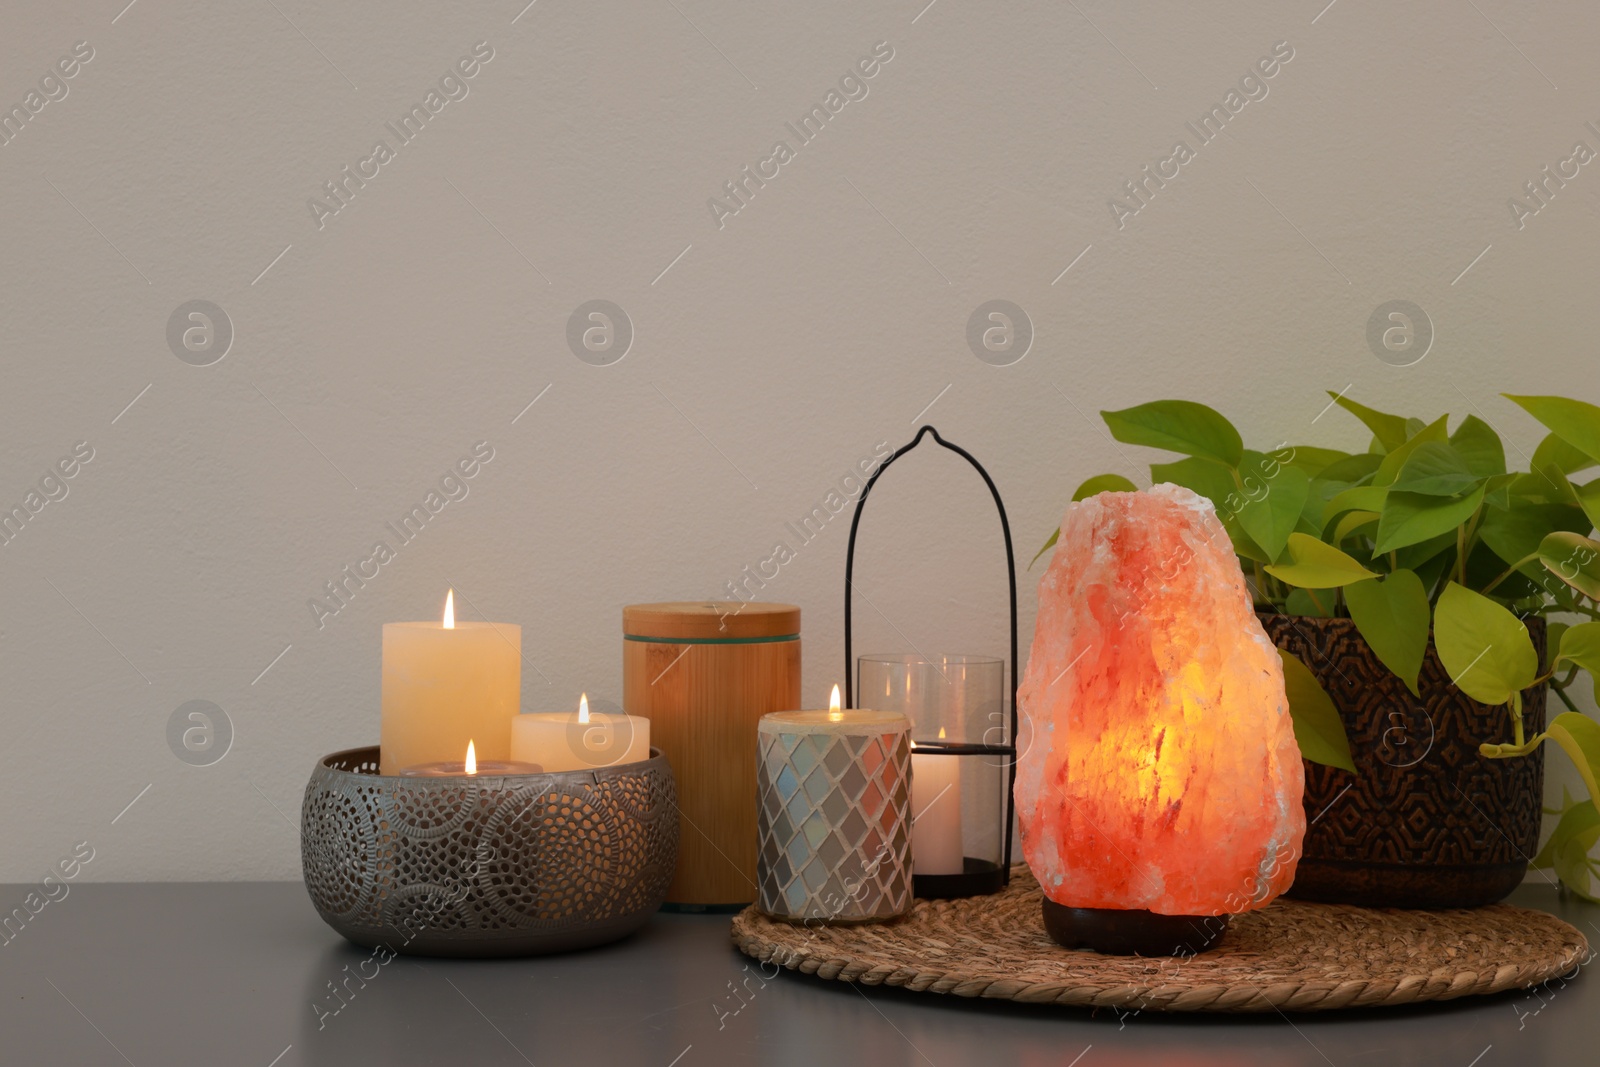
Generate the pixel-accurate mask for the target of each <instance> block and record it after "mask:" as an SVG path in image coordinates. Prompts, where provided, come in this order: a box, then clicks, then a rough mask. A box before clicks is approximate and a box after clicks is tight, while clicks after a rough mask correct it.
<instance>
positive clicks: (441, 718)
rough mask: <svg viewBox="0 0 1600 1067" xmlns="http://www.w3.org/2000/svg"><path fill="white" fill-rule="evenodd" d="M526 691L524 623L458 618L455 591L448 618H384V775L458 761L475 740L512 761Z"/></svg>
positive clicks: (490, 755) (491, 755)
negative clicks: (514, 725) (517, 720)
mask: <svg viewBox="0 0 1600 1067" xmlns="http://www.w3.org/2000/svg"><path fill="white" fill-rule="evenodd" d="M521 694H522V627H520V626H516V625H514V624H511V623H503V622H460V623H458V622H456V619H455V594H454V592H451V593H449V594H447V595H446V597H445V605H444V619H443V621H442V622H387V623H384V624H383V722H382V726H381V728H380V731H379V752H378V761H379V763H380V768H379V770H380V773H382V774H398V773H399V772H400V771H401V769H402V768H405V767H414V766H416V765H418V764H422V763H438V762H444V761H449V760H453V759H455V758H456V757H457V756H458V755H459V754H460V753H462V752H464V751H466V747H467V743H468V742H469V741H473V742H476V744H477V752H478V754H479V755H480V756H481V757H482V758H483V759H485V760H505V759H508V758H510V755H511V720H512V719H513V718H514V717H515V716H516V714H517V707H518V705H519V704H520V703H521Z"/></svg>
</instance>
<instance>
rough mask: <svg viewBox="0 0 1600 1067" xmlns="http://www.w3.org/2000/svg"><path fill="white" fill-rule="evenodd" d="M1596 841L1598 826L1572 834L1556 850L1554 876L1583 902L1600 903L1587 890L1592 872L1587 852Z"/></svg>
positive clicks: (1598, 831) (1590, 890)
mask: <svg viewBox="0 0 1600 1067" xmlns="http://www.w3.org/2000/svg"><path fill="white" fill-rule="evenodd" d="M1597 840H1600V826H1594V827H1590V828H1588V829H1585V830H1583V831H1581V832H1579V833H1576V834H1574V835H1573V836H1572V837H1570V838H1568V839H1567V840H1566V841H1564V842H1562V844H1561V847H1560V848H1558V849H1556V853H1555V863H1554V866H1555V869H1556V876H1557V877H1559V878H1560V879H1561V883H1562V884H1563V885H1565V886H1566V887H1567V888H1568V889H1569V890H1571V891H1572V892H1574V893H1576V894H1578V896H1580V897H1582V898H1583V899H1584V900H1588V901H1591V902H1597V903H1600V897H1596V896H1595V895H1594V891H1593V890H1592V889H1590V888H1589V874H1590V871H1591V870H1593V864H1592V863H1591V862H1590V860H1589V850H1590V849H1591V848H1593V847H1594V843H1595V841H1597Z"/></svg>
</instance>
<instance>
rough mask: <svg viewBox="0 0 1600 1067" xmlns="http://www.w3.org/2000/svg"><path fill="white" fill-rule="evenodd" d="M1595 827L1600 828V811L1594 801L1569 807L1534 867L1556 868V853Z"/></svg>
mask: <svg viewBox="0 0 1600 1067" xmlns="http://www.w3.org/2000/svg"><path fill="white" fill-rule="evenodd" d="M1595 826H1600V809H1596V808H1595V806H1594V801H1592V800H1581V801H1579V802H1578V803H1576V804H1569V805H1567V806H1566V807H1565V808H1564V809H1563V810H1562V812H1561V819H1560V821H1559V822H1557V823H1556V828H1555V829H1554V830H1552V831H1550V840H1548V841H1546V842H1545V843H1544V847H1543V848H1541V849H1540V850H1539V854H1538V855H1537V856H1535V857H1533V866H1535V867H1540V868H1544V867H1552V866H1554V865H1555V853H1556V851H1557V850H1558V849H1560V848H1561V847H1562V846H1563V845H1564V844H1566V843H1567V842H1568V841H1570V840H1572V839H1573V838H1574V837H1576V836H1577V835H1579V834H1581V833H1583V832H1584V831H1585V830H1588V829H1589V828H1591V827H1595Z"/></svg>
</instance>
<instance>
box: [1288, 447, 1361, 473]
mask: <svg viewBox="0 0 1600 1067" xmlns="http://www.w3.org/2000/svg"><path fill="white" fill-rule="evenodd" d="M1278 453H1288V454H1289V456H1290V458H1289V459H1287V460H1285V462H1286V463H1288V464H1289V465H1290V466H1292V467H1299V468H1300V469H1301V470H1303V471H1305V472H1306V473H1307V474H1309V475H1311V476H1312V477H1313V478H1315V477H1316V476H1317V475H1319V474H1321V473H1322V472H1323V471H1325V470H1327V469H1328V468H1329V467H1331V466H1333V465H1334V464H1335V463H1338V462H1339V461H1341V460H1346V459H1349V458H1350V453H1348V452H1340V451H1339V450H1338V449H1334V448H1318V447H1316V446H1315V445H1288V446H1286V447H1284V448H1280V449H1278V450H1277V451H1276V452H1274V453H1273V454H1274V455H1277V454H1278Z"/></svg>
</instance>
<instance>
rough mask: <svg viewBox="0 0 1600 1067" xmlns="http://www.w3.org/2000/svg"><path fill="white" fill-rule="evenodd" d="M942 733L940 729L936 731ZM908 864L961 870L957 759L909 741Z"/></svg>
mask: <svg viewBox="0 0 1600 1067" xmlns="http://www.w3.org/2000/svg"><path fill="white" fill-rule="evenodd" d="M939 737H940V738H941V739H942V738H943V737H944V730H943V729H941V730H940V731H939ZM911 818H912V824H911V864H912V867H913V868H914V869H915V871H916V873H917V874H961V873H962V872H963V871H964V870H965V869H966V861H965V859H964V858H963V856H964V850H963V849H962V843H961V760H960V759H959V758H957V757H955V756H947V755H941V754H939V753H938V752H936V751H934V750H932V749H928V748H923V749H918V747H917V744H916V742H915V741H913V742H912V743H911Z"/></svg>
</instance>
